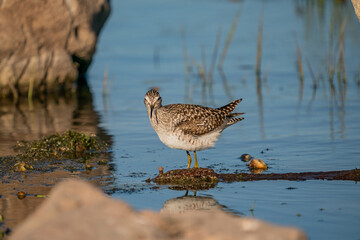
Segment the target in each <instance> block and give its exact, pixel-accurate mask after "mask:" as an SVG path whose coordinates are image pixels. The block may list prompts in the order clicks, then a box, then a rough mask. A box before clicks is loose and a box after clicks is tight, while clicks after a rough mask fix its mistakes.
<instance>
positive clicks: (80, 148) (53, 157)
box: [0, 130, 109, 176]
mask: <svg viewBox="0 0 360 240" xmlns="http://www.w3.org/2000/svg"><path fill="white" fill-rule="evenodd" d="M14 149H15V150H16V151H17V152H18V153H17V154H16V155H15V156H6V157H1V158H0V161H1V163H2V169H1V171H0V176H1V175H5V174H7V173H9V172H27V171H31V170H34V169H35V170H41V171H48V170H51V168H53V167H54V166H53V165H54V164H57V165H62V166H63V167H64V169H68V170H69V169H73V170H75V169H78V167H79V165H81V166H83V168H84V169H86V170H91V168H92V166H91V165H90V163H89V161H88V159H89V158H91V157H92V156H94V155H95V154H99V153H104V152H107V151H108V149H109V145H108V144H107V143H105V142H103V141H101V140H100V139H99V138H97V137H96V136H89V135H86V134H84V133H79V132H75V131H71V130H69V131H66V132H65V133H63V134H59V133H57V134H54V135H51V136H48V137H43V138H42V139H40V140H35V141H19V142H18V143H17V144H16V146H14ZM59 160H61V162H59ZM69 160H70V161H69ZM98 162H99V163H98V165H106V164H107V162H106V161H105V160H100V161H98ZM49 163H51V164H49ZM74 164H75V165H74ZM34 165H36V167H34Z"/></svg>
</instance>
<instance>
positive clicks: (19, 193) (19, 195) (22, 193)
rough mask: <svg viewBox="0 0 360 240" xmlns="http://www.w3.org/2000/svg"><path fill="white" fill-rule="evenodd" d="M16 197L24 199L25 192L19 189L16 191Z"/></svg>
mask: <svg viewBox="0 0 360 240" xmlns="http://www.w3.org/2000/svg"><path fill="white" fill-rule="evenodd" d="M17 197H18V199H24V198H25V197H26V193H25V192H23V191H20V192H18V193H17Z"/></svg>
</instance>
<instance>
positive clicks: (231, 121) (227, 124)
mask: <svg viewBox="0 0 360 240" xmlns="http://www.w3.org/2000/svg"><path fill="white" fill-rule="evenodd" d="M240 114H242V113H240ZM243 119H244V118H230V119H229V121H228V122H227V123H226V126H227V127H229V126H231V125H233V124H235V123H237V122H240V121H241V120H243Z"/></svg>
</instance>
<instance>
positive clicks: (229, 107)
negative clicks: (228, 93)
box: [218, 98, 242, 115]
mask: <svg viewBox="0 0 360 240" xmlns="http://www.w3.org/2000/svg"><path fill="white" fill-rule="evenodd" d="M241 101H242V99H241V98H240V99H238V100H235V101H232V102H231V103H229V104H228V105H225V106H222V107H219V108H218V110H220V111H221V112H223V113H224V114H225V115H229V114H231V112H232V111H234V109H235V108H236V106H237V105H238V104H239V102H241Z"/></svg>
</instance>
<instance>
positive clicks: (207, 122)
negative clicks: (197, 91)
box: [164, 100, 241, 136]
mask: <svg viewBox="0 0 360 240" xmlns="http://www.w3.org/2000/svg"><path fill="white" fill-rule="evenodd" d="M240 101H241V100H236V101H234V102H231V103H229V104H228V105H226V106H223V107H221V108H217V109H214V108H209V107H203V106H199V105H189V104H171V105H167V106H164V108H165V109H166V110H167V111H168V112H169V113H171V114H172V116H173V121H174V125H173V128H174V130H180V131H182V132H183V133H184V134H190V135H194V136H200V135H203V134H206V133H209V132H211V131H213V130H215V129H217V128H219V127H221V126H222V125H223V124H224V122H225V121H226V118H227V116H229V115H231V111H233V110H234V109H235V107H236V105H237V104H238V103H239V102H240ZM230 118H231V117H230Z"/></svg>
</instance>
